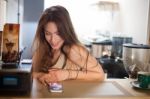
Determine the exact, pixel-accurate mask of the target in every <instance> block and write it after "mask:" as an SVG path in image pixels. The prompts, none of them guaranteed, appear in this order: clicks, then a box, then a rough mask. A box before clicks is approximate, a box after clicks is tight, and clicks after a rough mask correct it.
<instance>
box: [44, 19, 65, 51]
mask: <svg viewBox="0 0 150 99" xmlns="http://www.w3.org/2000/svg"><path fill="white" fill-rule="evenodd" d="M44 33H45V38H46V40H47V42H48V43H49V44H50V46H51V47H52V48H53V49H54V50H59V49H60V48H61V47H62V45H63V43H64V40H63V39H62V38H61V36H60V35H59V32H58V29H57V26H56V24H55V23H54V22H48V23H47V25H46V27H45V32H44Z"/></svg>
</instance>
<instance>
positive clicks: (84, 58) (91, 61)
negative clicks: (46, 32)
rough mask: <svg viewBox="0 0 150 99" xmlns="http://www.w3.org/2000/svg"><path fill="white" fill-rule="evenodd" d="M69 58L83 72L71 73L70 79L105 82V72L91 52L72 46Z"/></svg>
mask: <svg viewBox="0 0 150 99" xmlns="http://www.w3.org/2000/svg"><path fill="white" fill-rule="evenodd" d="M69 57H70V59H71V61H72V63H74V64H75V65H77V66H80V67H81V68H82V70H81V71H70V78H71V79H73V78H76V79H83V80H100V81H103V80H104V72H103V69H102V67H101V65H100V64H99V63H98V62H97V60H96V59H95V58H94V57H93V56H92V55H90V54H89V52H88V51H87V50H86V49H85V48H83V47H80V46H72V48H71V50H70V54H69Z"/></svg>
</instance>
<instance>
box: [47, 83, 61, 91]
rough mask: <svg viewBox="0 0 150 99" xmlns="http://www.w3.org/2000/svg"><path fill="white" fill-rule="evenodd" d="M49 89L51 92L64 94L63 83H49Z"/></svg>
mask: <svg viewBox="0 0 150 99" xmlns="http://www.w3.org/2000/svg"><path fill="white" fill-rule="evenodd" d="M48 87H49V88H48V89H49V91H50V92H63V87H62V84H61V83H49V85H48Z"/></svg>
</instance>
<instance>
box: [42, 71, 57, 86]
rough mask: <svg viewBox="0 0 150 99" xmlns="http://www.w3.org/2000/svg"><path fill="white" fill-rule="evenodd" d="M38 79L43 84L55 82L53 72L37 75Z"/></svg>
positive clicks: (55, 78)
mask: <svg viewBox="0 0 150 99" xmlns="http://www.w3.org/2000/svg"><path fill="white" fill-rule="evenodd" d="M39 81H40V82H41V83H42V84H43V85H45V86H46V85H47V84H49V83H54V82H57V81H58V79H57V76H56V75H55V72H50V73H48V74H44V75H42V76H40V77H39Z"/></svg>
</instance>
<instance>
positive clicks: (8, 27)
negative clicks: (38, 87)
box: [0, 24, 32, 95]
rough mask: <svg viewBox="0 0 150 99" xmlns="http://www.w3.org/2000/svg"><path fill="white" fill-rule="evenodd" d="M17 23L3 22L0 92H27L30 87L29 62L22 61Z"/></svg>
mask: <svg viewBox="0 0 150 99" xmlns="http://www.w3.org/2000/svg"><path fill="white" fill-rule="evenodd" d="M19 27H20V25H19V24H5V25H4V31H3V32H2V36H1V37H3V39H1V40H2V41H1V42H2V43H3V44H2V43H0V45H1V48H2V49H1V57H2V60H1V61H0V94H3V93H7V95H9V94H12V93H15V94H16V93H27V92H30V90H31V88H32V75H31V68H32V64H31V63H22V62H21V55H22V53H23V51H24V50H25V48H23V49H21V50H20V49H19Z"/></svg>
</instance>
